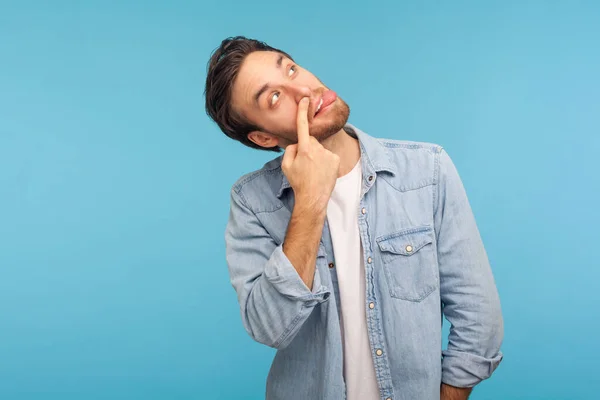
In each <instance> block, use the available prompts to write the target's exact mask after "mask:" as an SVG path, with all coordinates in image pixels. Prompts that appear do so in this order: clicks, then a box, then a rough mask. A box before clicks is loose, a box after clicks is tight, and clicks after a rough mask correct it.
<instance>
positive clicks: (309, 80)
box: [232, 51, 350, 147]
mask: <svg viewBox="0 0 600 400" xmlns="http://www.w3.org/2000/svg"><path fill="white" fill-rule="evenodd" d="M303 97H309V98H310V106H309V108H308V123H309V131H310V135H311V136H314V137H315V138H316V139H317V140H319V141H323V140H325V139H327V138H328V137H330V136H331V135H333V134H335V133H337V132H339V131H340V130H341V129H342V128H343V127H344V125H345V124H346V121H347V120H348V116H349V114H350V109H349V107H348V105H347V104H346V103H345V102H344V101H343V100H342V99H341V98H339V97H337V95H336V94H335V93H334V92H333V91H330V90H329V89H328V88H327V87H325V85H324V84H323V83H322V82H321V81H320V80H319V79H317V77H315V76H314V75H313V74H311V73H310V72H309V71H307V70H305V69H303V68H302V67H300V66H299V65H297V64H295V63H294V62H293V61H292V60H290V59H289V58H287V57H285V56H284V55H282V54H280V53H276V52H272V51H255V52H252V53H250V54H249V55H248V56H246V58H245V60H244V62H243V64H242V67H241V68H240V71H239V73H238V76H237V79H236V81H235V82H234V85H233V97H232V102H233V108H234V110H235V111H236V112H238V113H239V114H241V115H242V116H243V117H244V118H246V119H247V120H248V121H250V122H251V123H252V124H254V125H256V126H258V127H260V131H255V132H252V133H250V134H249V138H250V140H252V141H253V142H255V143H257V144H259V145H261V146H263V147H273V146H280V147H285V146H287V145H288V144H291V143H297V141H298V135H297V133H296V119H297V112H298V103H299V102H300V100H301V99H302V98H303ZM317 110H318V112H317Z"/></svg>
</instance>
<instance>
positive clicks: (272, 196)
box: [231, 156, 283, 212]
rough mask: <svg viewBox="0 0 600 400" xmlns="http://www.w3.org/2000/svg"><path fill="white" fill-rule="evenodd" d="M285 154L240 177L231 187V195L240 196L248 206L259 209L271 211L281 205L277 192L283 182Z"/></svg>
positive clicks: (255, 209) (256, 210)
mask: <svg viewBox="0 0 600 400" xmlns="http://www.w3.org/2000/svg"><path fill="white" fill-rule="evenodd" d="M282 158H283V156H279V157H277V158H274V159H273V160H271V161H269V162H267V163H266V164H264V165H263V166H262V168H260V169H257V170H254V171H251V172H248V173H246V174H244V175H242V176H241V177H240V178H238V179H237V180H236V181H235V183H234V184H233V185H232V187H231V195H232V196H234V197H240V198H241V199H242V201H243V202H244V203H245V204H246V206H247V207H249V208H251V209H253V210H254V211H255V212H258V211H269V210H270V209H273V208H277V207H279V206H280V204H281V203H280V201H279V199H278V198H277V193H278V191H279V189H280V187H281V184H282V178H283V172H282V170H281V161H282Z"/></svg>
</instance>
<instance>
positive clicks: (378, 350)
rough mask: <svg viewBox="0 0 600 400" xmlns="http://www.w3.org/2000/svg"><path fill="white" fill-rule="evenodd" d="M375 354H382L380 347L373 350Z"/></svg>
mask: <svg viewBox="0 0 600 400" xmlns="http://www.w3.org/2000/svg"><path fill="white" fill-rule="evenodd" d="M375 354H377V355H378V356H380V355H382V354H383V351H382V350H381V349H377V351H376V352H375Z"/></svg>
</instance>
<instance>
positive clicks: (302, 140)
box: [296, 97, 310, 149]
mask: <svg viewBox="0 0 600 400" xmlns="http://www.w3.org/2000/svg"><path fill="white" fill-rule="evenodd" d="M309 103H310V99H309V98H308V97H303V98H302V100H300V103H299V104H298V115H297V117H296V125H297V130H298V147H299V148H300V149H302V148H305V147H308V144H309V143H310V140H309V139H310V134H309V132H308V104H309Z"/></svg>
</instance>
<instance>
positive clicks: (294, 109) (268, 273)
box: [205, 37, 503, 400]
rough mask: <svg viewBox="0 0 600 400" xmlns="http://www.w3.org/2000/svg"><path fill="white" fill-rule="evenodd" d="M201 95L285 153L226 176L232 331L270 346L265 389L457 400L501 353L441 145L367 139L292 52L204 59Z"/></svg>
mask: <svg viewBox="0 0 600 400" xmlns="http://www.w3.org/2000/svg"><path fill="white" fill-rule="evenodd" d="M205 95H206V109H207V113H208V115H209V116H210V117H211V118H212V119H213V120H214V121H215V122H216V123H217V124H218V125H219V127H220V128H221V130H222V131H223V132H224V133H225V134H226V135H228V136H229V137H231V138H233V139H235V140H238V141H239V142H241V143H243V144H245V145H247V146H250V147H252V148H255V149H261V150H270V151H281V149H285V153H284V154H283V155H282V156H280V157H278V158H276V159H274V160H272V161H270V162H268V163H267V164H265V165H264V166H263V167H262V168H261V169H260V170H258V171H255V172H252V173H249V174H247V175H244V176H243V177H241V178H240V179H239V180H238V181H237V182H236V183H235V184H234V185H233V188H232V190H231V212H230V217H229V222H228V224H227V228H226V232H225V238H226V257H227V263H228V266H229V272H230V277H231V283H232V285H233V287H234V288H235V290H236V292H237V295H238V300H239V303H240V309H241V315H242V321H243V324H244V327H245V329H246V330H247V332H248V333H249V334H250V336H251V337H252V338H253V339H254V340H256V341H258V342H260V343H264V344H266V345H268V346H271V347H274V348H276V349H277V350H278V351H277V353H276V355H275V358H274V360H273V364H272V367H271V369H270V372H269V375H268V378H267V392H266V398H267V399H286V400H306V399H311V400H312V399H335V400H338V399H344V398H347V399H350V400H371V399H382V400H385V399H394V400H400V399H405V400H421V399H422V400H432V399H439V398H441V399H442V400H462V399H466V398H467V397H468V396H469V393H470V391H471V389H472V387H473V386H475V385H476V384H477V383H479V382H480V381H482V380H484V379H486V378H488V377H489V376H490V375H491V374H492V372H493V371H494V370H495V369H496V367H497V366H498V364H499V363H500V361H501V359H502V353H501V352H500V345H501V342H502V339H503V320H502V316H501V309H500V302H499V299H498V293H497V290H496V287H495V283H494V278H493V276H492V272H491V269H490V266H489V263H488V259H487V255H486V252H485V249H484V246H483V244H482V241H481V238H480V234H479V231H478V228H477V226H476V223H475V219H474V217H473V214H472V211H471V208H470V206H469V202H468V200H467V196H466V194H465V191H464V188H463V185H462V183H461V180H460V178H459V175H458V173H457V171H456V169H455V167H454V164H453V162H452V160H451V159H450V157H449V156H448V154H447V153H446V151H445V150H444V149H443V148H442V147H441V146H439V145H435V144H431V143H421V142H408V141H400V140H386V139H376V138H374V137H371V136H369V135H368V134H366V133H365V132H363V131H361V130H359V129H358V128H356V127H355V126H353V125H350V124H348V123H347V120H348V116H349V107H348V105H347V104H346V103H345V102H344V101H343V100H342V99H341V98H340V97H339V96H337V94H336V93H335V92H333V91H332V90H330V89H329V88H328V87H326V86H325V85H324V84H323V83H322V82H321V81H320V80H319V79H317V78H316V77H315V76H314V75H313V74H312V73H310V72H309V71H307V70H305V69H303V68H302V67H301V66H299V65H298V64H296V63H295V62H294V60H293V59H292V57H291V56H290V55H288V54H286V53H285V52H283V51H281V50H279V49H276V48H273V47H270V46H268V45H267V44H265V43H263V42H259V41H256V40H251V39H247V38H244V37H235V38H228V39H226V40H224V41H223V42H222V43H221V46H220V47H219V48H218V49H217V50H216V51H215V52H214V53H213V55H212V57H211V59H210V61H209V65H208V76H207V79H206V91H205ZM442 315H445V316H446V318H447V319H448V320H449V321H450V323H451V330H450V336H449V340H448V348H447V350H446V351H443V352H442V343H441V326H442Z"/></svg>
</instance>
